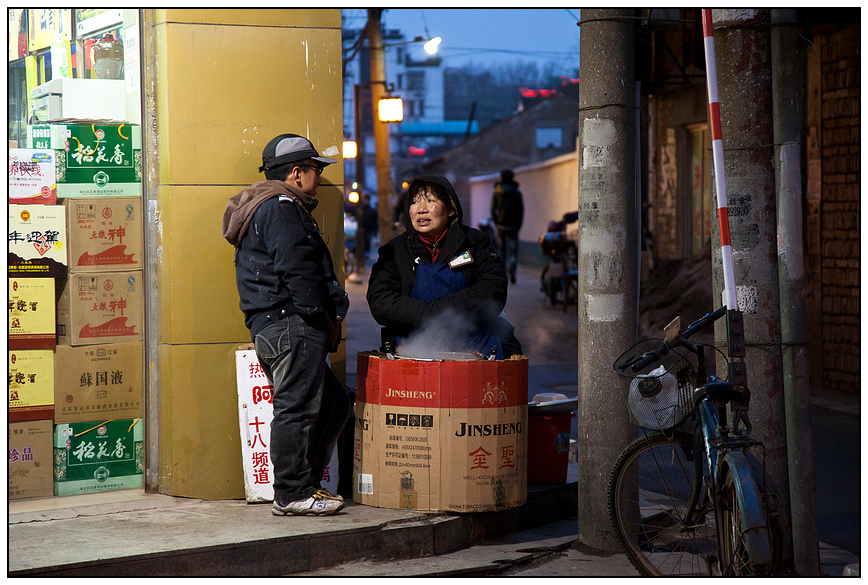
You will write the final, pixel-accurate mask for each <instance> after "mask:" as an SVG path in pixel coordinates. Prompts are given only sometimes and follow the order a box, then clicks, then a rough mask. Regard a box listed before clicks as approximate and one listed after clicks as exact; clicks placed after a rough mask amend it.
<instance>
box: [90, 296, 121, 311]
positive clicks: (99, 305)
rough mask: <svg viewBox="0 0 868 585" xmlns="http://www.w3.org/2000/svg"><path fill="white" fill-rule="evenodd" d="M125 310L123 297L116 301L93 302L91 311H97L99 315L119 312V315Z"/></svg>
mask: <svg viewBox="0 0 868 585" xmlns="http://www.w3.org/2000/svg"><path fill="white" fill-rule="evenodd" d="M126 308H127V300H126V299H125V298H123V297H121V298H120V299H118V300H116V301H108V302H106V301H94V303H93V307H91V309H90V310H91V311H92V312H93V311H99V312H101V313H106V312H108V313H115V312H116V311H118V310H120V313H121V315H123V314H124V309H126Z"/></svg>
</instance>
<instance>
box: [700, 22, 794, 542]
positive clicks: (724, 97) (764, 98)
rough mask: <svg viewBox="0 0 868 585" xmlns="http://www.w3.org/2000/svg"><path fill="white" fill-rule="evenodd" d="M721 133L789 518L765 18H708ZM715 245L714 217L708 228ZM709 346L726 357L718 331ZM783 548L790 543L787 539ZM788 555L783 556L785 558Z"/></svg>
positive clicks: (717, 259) (750, 373)
mask: <svg viewBox="0 0 868 585" xmlns="http://www.w3.org/2000/svg"><path fill="white" fill-rule="evenodd" d="M712 16H713V20H714V42H715V49H716V50H715V52H716V55H717V72H718V86H719V87H718V89H719V92H718V93H719V98H720V117H721V133H722V137H723V152H724V172H725V173H726V187H727V192H728V193H727V200H728V204H729V224H730V234H731V239H732V254H733V268H734V272H735V285H736V292H737V297H738V304H739V308H740V309H741V311H742V312H743V314H744V329H745V340H746V348H747V356H746V358H745V363H746V366H747V382H748V386H749V387H750V390H751V396H752V398H751V404H750V420H751V422H752V423H753V432H752V435H753V436H754V437H756V438H757V439H759V440H761V441H762V442H763V443H764V445H765V466H766V471H767V474H768V476H769V477H771V479H772V480H773V481H774V483H775V484H776V486H777V491H778V493H779V494H780V496H781V500H782V502H781V503H782V504H783V507H784V510H787V511H789V509H790V502H789V491H788V486H789V480H788V476H789V474H788V470H787V440H786V416H785V409H784V386H783V376H782V374H781V368H782V363H781V321H780V319H781V313H780V290H779V288H778V256H777V240H776V235H777V230H776V213H775V211H776V205H775V169H774V165H773V160H774V146H773V145H774V132H773V129H774V124H773V116H772V81H771V77H772V76H771V73H772V68H771V35H770V31H769V11H768V10H754V9H731V10H714V11H713V13H712ZM713 224H714V229H715V231H716V232H717V233H716V234H715V236H714V237H715V239H716V240H717V241H720V240H719V226H718V225H717V221H716V216H715V220H714V221H713ZM712 272H713V276H714V290H715V294H718V295H720V293H721V291H722V290H723V267H722V262H721V256H720V250H719V248H715V249H714V254H713V257H712ZM715 332H716V335H715V337H716V344H717V345H718V347H721V348H722V349H724V351H725V350H726V347H727V343H726V331H725V324H724V323H723V322H722V321H719V322H718V323H717V327H716V330H715ZM786 538H787V540H789V536H787V537H786ZM790 554H791V551H789V552H785V557H786V558H789V555H790Z"/></svg>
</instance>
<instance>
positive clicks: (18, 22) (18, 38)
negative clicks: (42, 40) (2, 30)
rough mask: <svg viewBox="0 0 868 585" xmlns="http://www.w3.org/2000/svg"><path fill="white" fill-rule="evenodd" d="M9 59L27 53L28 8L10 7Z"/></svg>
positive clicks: (12, 59) (13, 59)
mask: <svg viewBox="0 0 868 585" xmlns="http://www.w3.org/2000/svg"><path fill="white" fill-rule="evenodd" d="M8 10H9V29H8V30H9V60H10V61H15V60H16V59H21V58H22V57H24V56H25V55H26V54H27V9H26V8H9V9H8Z"/></svg>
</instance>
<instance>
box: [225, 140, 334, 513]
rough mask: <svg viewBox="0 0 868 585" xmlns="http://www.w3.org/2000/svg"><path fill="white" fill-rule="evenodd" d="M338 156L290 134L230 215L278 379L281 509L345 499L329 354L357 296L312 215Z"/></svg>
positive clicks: (265, 350) (300, 509)
mask: <svg viewBox="0 0 868 585" xmlns="http://www.w3.org/2000/svg"><path fill="white" fill-rule="evenodd" d="M334 162H337V161H335V160H334V159H331V158H326V157H323V156H320V155H319V153H318V152H317V151H316V149H315V148H314V146H313V144H311V142H310V141H309V140H307V139H306V138H304V137H302V136H298V135H296V134H281V135H280V136H277V137H276V138H273V139H272V140H271V141H270V142H269V143H268V144H267V145H266V146H265V150H263V152H262V166H261V167H259V171H260V172H262V171H263V170H264V171H265V179H266V180H264V181H257V182H256V183H254V184H253V185H251V186H250V187H247V188H246V189H244V190H243V191H241V192H240V193H238V194H237V195H235V196H234V197H232V198H231V199H230V200H229V202H228V203H227V205H226V211H225V213H224V215H223V236H224V237H225V238H226V239H227V240H228V241H229V243H230V244H232V245H234V246H235V249H236V254H235V278H236V284H237V285H238V294H239V296H240V297H241V303H240V305H241V310H242V311H243V312H244V323H245V325H247V328H248V329H250V336H251V338H252V339H253V344H254V346H255V348H256V356H257V357H258V358H259V363H260V364H261V365H262V370H263V371H264V372H265V375H266V376H267V377H268V380H269V382H271V383H272V384H273V385H274V391H273V392H274V393H273V398H272V400H273V405H274V420H273V421H272V423H271V462H272V463H273V464H274V504H273V505H272V509H271V511H272V514H274V515H276V516H285V515H287V514H298V515H308V514H313V515H321V514H334V513H335V512H337V511H338V510H340V509H341V508H343V506H344V501H343V498H342V497H340V496H336V495H334V494H332V493H330V492H329V491H328V490H326V489H324V488H323V487H322V485H321V484H320V482H321V481H322V478H323V472H324V469H325V467H326V466H327V465H328V464H329V460H330V459H331V454H332V451H333V450H334V448H335V445H336V444H337V441H338V437H339V435H340V433H341V430H342V429H343V427H344V424H345V423H346V421H347V416H348V414H349V409H350V400H349V396H348V395H347V392H346V389H345V388H344V387H343V385H341V383H340V382H339V381H338V379H337V378H336V377H335V375H334V373H333V372H332V370H331V368H330V367H329V365H328V363H326V358H327V357H328V353H329V352H335V351H337V348H338V345H339V344H340V338H341V321H342V320H343V318H344V317H345V316H346V314H347V310H348V309H349V298H348V297H347V293H346V292H345V291H344V289H343V287H342V286H341V285H340V284H339V283H338V280H337V276H336V275H335V269H334V265H333V263H332V258H331V254H330V253H329V249H328V248H327V247H326V244H325V242H324V241H323V239H322V236H321V235H320V229H319V227H318V226H317V223H316V220H315V219H314V217H313V215H312V214H311V212H312V211H313V210H314V208H315V207H316V205H317V203H318V201H317V198H316V189H317V187H318V186H319V183H320V175H321V174H322V172H323V169H325V167H326V165H330V164H332V163H334Z"/></svg>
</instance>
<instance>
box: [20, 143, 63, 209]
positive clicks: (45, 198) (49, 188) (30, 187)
mask: <svg viewBox="0 0 868 585" xmlns="http://www.w3.org/2000/svg"><path fill="white" fill-rule="evenodd" d="M8 187H9V203H23V204H26V205H33V204H46V203H47V204H54V203H57V184H56V181H55V167H54V151H53V150H51V149H44V150H36V149H33V148H10V149H9V183H8Z"/></svg>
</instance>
